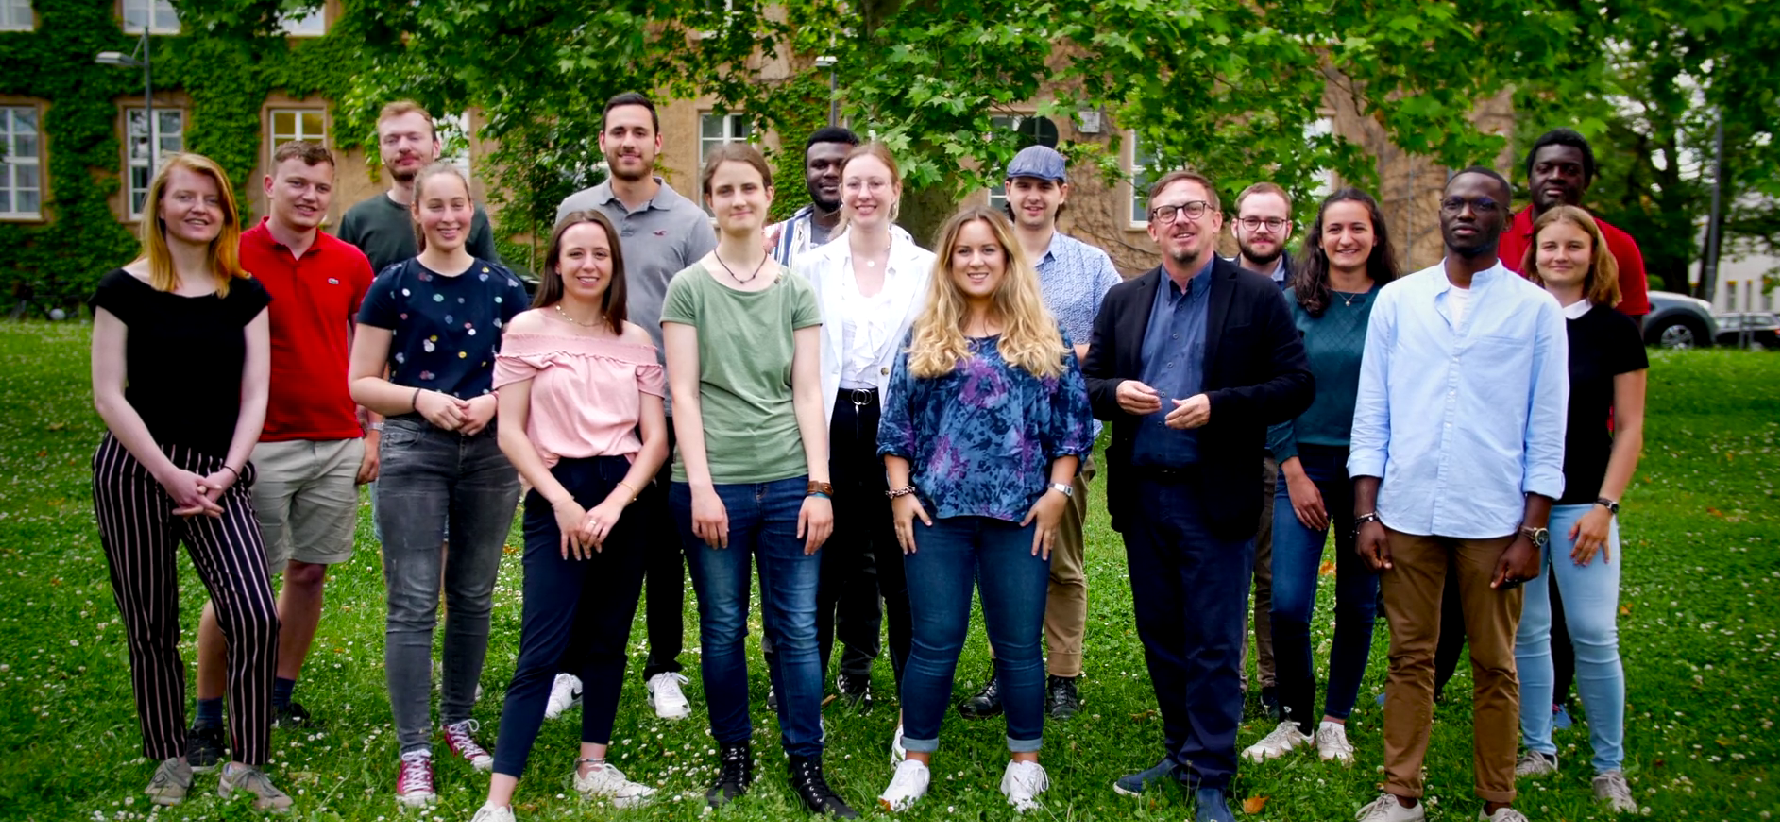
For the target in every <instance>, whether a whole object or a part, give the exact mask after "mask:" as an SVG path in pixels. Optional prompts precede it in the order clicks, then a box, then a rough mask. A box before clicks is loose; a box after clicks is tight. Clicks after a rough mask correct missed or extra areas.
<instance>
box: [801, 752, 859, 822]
mask: <svg viewBox="0 0 1780 822" xmlns="http://www.w3.org/2000/svg"><path fill="white" fill-rule="evenodd" d="M791 790H793V791H796V792H797V798H798V799H802V800H803V806H804V807H805V808H808V809H809V810H810V813H822V814H834V815H835V816H838V817H840V818H842V819H858V818H859V812H858V811H855V810H853V809H852V808H849V807H847V803H846V802H845V801H843V800H842V799H841V797H840V794H837V793H835V792H834V789H832V788H830V787H828V780H826V779H823V778H822V757H819V756H807V757H806V756H793V757H791Z"/></svg>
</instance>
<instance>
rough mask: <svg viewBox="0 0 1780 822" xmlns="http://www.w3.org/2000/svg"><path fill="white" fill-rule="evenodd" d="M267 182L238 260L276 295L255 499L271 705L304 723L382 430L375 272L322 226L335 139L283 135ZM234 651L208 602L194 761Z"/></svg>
mask: <svg viewBox="0 0 1780 822" xmlns="http://www.w3.org/2000/svg"><path fill="white" fill-rule="evenodd" d="M264 185H265V191H266V199H267V201H268V203H269V204H270V206H271V208H270V212H271V213H270V215H269V216H267V217H266V218H265V219H264V220H262V221H261V222H260V224H259V225H257V226H255V227H253V228H251V229H249V230H247V231H244V232H242V233H241V246H240V250H241V265H242V267H243V268H245V269H247V271H248V273H250V274H252V275H253V276H254V278H255V279H256V280H258V281H259V282H260V284H261V285H263V286H264V287H265V289H266V291H267V293H269V294H271V296H272V303H271V325H272V328H271V331H272V374H271V394H270V395H269V396H268V398H267V403H266V427H265V429H264V431H263V432H262V433H261V435H260V441H259V444H258V445H257V446H255V447H254V450H253V458H252V464H253V469H254V470H253V474H254V480H253V504H254V510H255V513H256V514H257V515H258V517H259V522H260V530H261V531H262V532H263V534H264V535H265V543H266V570H267V572H268V574H277V573H279V572H283V574H284V585H283V587H282V589H281V590H280V591H279V595H278V619H279V623H280V629H279V636H278V672H277V678H276V679H275V680H274V683H273V689H272V707H273V710H274V715H275V717H276V721H277V722H278V723H279V724H282V725H302V724H305V723H306V722H308V720H309V713H308V711H306V710H304V709H303V707H302V706H301V705H298V704H296V703H295V702H292V701H291V691H292V690H293V689H294V688H295V687H296V680H297V674H298V672H299V671H300V670H301V669H302V666H303V658H304V657H305V656H307V655H308V653H309V646H310V644H311V643H312V642H313V641H314V640H315V629H316V624H317V623H318V622H319V621H320V619H321V602H322V583H323V580H324V579H325V578H326V576H327V569H328V566H329V565H333V564H336V563H340V562H345V561H346V560H348V559H351V557H352V545H353V529H354V526H356V525H357V523H358V503H359V497H358V486H359V485H361V484H363V483H366V482H369V481H370V480H372V479H375V478H376V475H377V439H378V433H377V431H375V430H372V431H371V432H370V433H369V436H368V437H367V434H366V431H365V426H364V424H363V423H362V422H361V421H360V417H359V410H358V406H357V405H355V404H354V403H353V401H352V397H351V395H350V393H349V391H348V388H347V376H346V373H347V358H348V354H349V352H350V350H351V344H352V328H353V317H355V316H356V315H357V314H358V310H359V304H360V303H362V302H363V301H364V299H365V294H366V292H368V291H369V290H370V287H371V280H372V277H373V274H372V272H371V264H370V262H369V261H367V260H366V259H365V255H364V252H362V251H359V250H358V249H357V248H355V247H353V246H351V245H349V244H347V243H345V242H343V241H341V240H339V239H336V238H334V237H332V236H330V235H328V234H326V233H324V232H322V231H321V230H320V228H319V226H320V225H321V222H322V220H323V219H324V218H325V217H326V216H327V213H328V203H329V201H330V200H332V199H333V190H334V158H333V155H332V154H330V153H329V152H328V150H327V149H326V148H323V147H321V146H319V145H315V144H313V143H306V142H301V141H297V142H290V143H285V144H284V145H281V146H279V147H278V150H277V151H276V152H275V153H274V154H273V155H272V173H271V174H268V175H266V178H265V181H264ZM377 425H378V424H376V423H373V424H372V427H373V429H374V428H376V427H377ZM225 653H226V643H225V641H224V639H223V636H222V631H221V630H220V629H219V628H218V627H217V625H216V621H215V619H214V617H213V616H212V615H211V610H210V607H209V606H208V605H206V606H205V609H204V616H203V621H202V622H200V624H199V630H198V720H197V722H196V724H195V727H194V728H193V729H192V733H191V734H190V735H189V737H188V741H187V756H188V760H189V761H190V762H191V764H192V765H193V766H194V767H198V766H200V765H201V764H202V761H201V760H205V759H206V758H207V757H208V756H210V755H211V754H212V751H211V750H209V749H210V748H211V747H212V746H214V748H216V749H220V747H221V745H220V742H221V734H220V730H218V731H215V732H212V731H211V730H210V729H209V728H207V727H206V725H207V720H208V719H210V718H211V717H215V716H220V714H221V701H222V700H221V697H222V694H223V690H224V686H225V684H226V683H225V682H224V680H223V676H224V671H225V668H224V665H223V661H224V655H225ZM207 700H214V701H213V702H210V704H209V705H206V702H207ZM207 709H208V710H207ZM216 753H220V750H217V751H216Z"/></svg>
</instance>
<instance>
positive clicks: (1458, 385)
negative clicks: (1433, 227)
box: [1347, 261, 1570, 539]
mask: <svg viewBox="0 0 1780 822" xmlns="http://www.w3.org/2000/svg"><path fill="white" fill-rule="evenodd" d="M1444 265H1445V264H1444V261H1443V262H1442V263H1441V264H1440V265H1435V266H1434V267H1432V268H1426V269H1423V270H1421V271H1418V272H1416V273H1414V274H1411V275H1409V276H1407V277H1404V278H1403V279H1401V280H1398V281H1396V282H1394V283H1391V284H1389V285H1386V286H1385V287H1384V288H1382V289H1380V290H1379V292H1378V296H1377V298H1376V300H1377V302H1376V304H1375V305H1374V306H1373V308H1372V318H1371V322H1370V324H1369V325H1368V327H1367V330H1366V353H1365V355H1364V358H1363V359H1362V361H1361V364H1360V390H1359V396H1358V398H1357V400H1356V402H1355V403H1354V424H1353V435H1352V439H1351V442H1350V446H1349V449H1350V450H1349V452H1348V459H1347V470H1348V474H1349V475H1350V476H1355V477H1362V476H1369V477H1380V478H1382V480H1383V482H1382V484H1381V485H1380V487H1379V490H1378V516H1379V518H1380V519H1382V520H1384V524H1385V525H1386V526H1387V527H1389V528H1390V529H1391V530H1394V531H1399V532H1402V533H1405V534H1415V535H1418V536H1441V537H1453V538H1459V539H1491V538H1495V537H1503V536H1508V535H1510V534H1513V533H1514V531H1515V529H1516V528H1517V527H1518V526H1519V525H1520V522H1521V514H1522V512H1523V511H1524V510H1525V499H1524V495H1526V494H1539V495H1542V496H1547V497H1551V498H1552V499H1557V498H1558V497H1560V496H1562V495H1563V492H1564V428H1565V425H1566V422H1567V419H1568V418H1567V414H1568V408H1569V399H1570V381H1569V363H1570V343H1569V337H1568V336H1567V334H1566V332H1565V328H1564V314H1563V311H1562V309H1560V308H1559V307H1558V303H1557V300H1555V299H1553V298H1552V296H1551V295H1549V294H1547V293H1545V291H1544V289H1541V288H1540V287H1538V286H1536V285H1533V284H1532V283H1529V282H1527V281H1526V280H1523V279H1521V278H1520V276H1519V275H1516V274H1515V273H1514V272H1512V271H1509V270H1508V269H1506V268H1503V267H1502V265H1501V264H1500V263H1498V264H1496V265H1495V266H1494V267H1492V268H1490V269H1488V270H1486V271H1481V272H1478V273H1477V274H1475V275H1473V276H1472V278H1471V289H1470V291H1471V294H1470V302H1469V307H1468V309H1467V310H1465V311H1464V312H1463V318H1462V320H1461V321H1460V322H1458V323H1457V324H1455V323H1454V322H1453V319H1452V318H1453V316H1454V312H1453V309H1452V301H1453V290H1454V289H1453V285H1452V282H1451V281H1450V280H1448V279H1447V277H1446V270H1445V267H1444Z"/></svg>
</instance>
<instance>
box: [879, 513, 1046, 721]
mask: <svg viewBox="0 0 1780 822" xmlns="http://www.w3.org/2000/svg"><path fill="white" fill-rule="evenodd" d="M1037 527H1038V526H1037V525H1027V526H1023V527H1022V526H1021V525H1020V524H1018V523H1014V522H1004V521H1002V520H998V519H989V518H987V517H949V518H945V519H935V520H934V521H933V525H931V526H928V525H922V524H920V523H916V524H915V552H914V553H912V554H905V555H904V556H903V566H904V568H905V569H906V570H907V572H908V583H909V613H910V615H911V617H912V618H913V626H912V627H913V633H914V635H913V637H912V639H911V642H910V645H909V662H908V668H907V669H905V670H904V671H903V674H902V704H903V717H902V726H903V734H904V736H903V744H904V745H905V746H907V747H908V749H909V750H911V751H916V752H926V753H931V752H933V751H935V750H938V749H939V726H940V721H941V720H942V719H944V717H945V715H946V709H947V707H948V706H949V705H950V704H951V701H952V684H953V679H954V677H956V676H957V673H958V654H959V653H960V652H961V651H963V650H964V637H965V634H967V633H969V631H970V600H971V591H972V589H976V590H980V591H981V592H982V597H983V627H984V629H985V630H986V631H987V633H988V635H989V644H990V645H991V646H993V647H994V648H995V676H996V677H997V678H998V679H999V680H1000V682H1001V699H1002V704H1003V705H1004V706H1005V707H1006V709H1007V749H1008V750H1009V751H1011V752H1013V753H1030V752H1033V751H1037V750H1038V749H1039V748H1040V747H1041V746H1042V745H1043V744H1044V687H1045V667H1044V652H1043V650H1042V648H1041V644H1040V640H1041V638H1042V637H1043V636H1044V619H1045V599H1046V596H1047V595H1048V593H1049V590H1050V584H1051V562H1050V559H1049V558H1047V557H1042V556H1033V554H1032V537H1033V534H1034V533H1035V529H1037Z"/></svg>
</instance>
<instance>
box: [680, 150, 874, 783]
mask: <svg viewBox="0 0 1780 822" xmlns="http://www.w3.org/2000/svg"><path fill="white" fill-rule="evenodd" d="M772 182H773V181H772V169H771V168H770V167H769V166H768V165H767V164H766V158H764V157H762V156H761V154H760V151H759V150H758V149H756V148H754V147H752V146H748V145H741V144H732V145H726V146H722V147H720V148H718V149H717V150H715V151H713V152H711V155H710V156H709V158H707V160H706V161H705V167H704V174H703V187H704V194H705V204H706V206H708V207H709V208H710V209H711V212H712V213H713V214H715V215H716V218H717V229H718V232H719V237H718V241H717V248H716V250H715V251H712V252H711V253H710V254H706V255H705V256H704V258H703V259H701V260H699V261H698V262H697V263H694V264H693V265H692V266H690V267H689V268H687V269H685V270H684V271H681V272H679V273H678V274H675V275H674V278H673V280H672V281H670V282H669V284H668V291H667V299H666V301H665V302H664V304H663V305H662V309H661V328H662V344H663V345H662V347H663V348H664V349H665V351H666V354H667V369H668V385H669V389H670V390H671V391H672V397H673V408H674V414H673V424H674V434H675V437H676V438H677V440H678V442H679V449H678V452H677V453H676V454H675V455H674V468H673V487H672V490H671V491H670V494H669V502H670V504H671V505H672V507H673V512H674V517H675V520H676V521H677V522H678V523H679V526H680V534H681V539H682V541H683V542H684V543H685V546H686V557H687V565H688V566H689V567H690V569H691V571H692V587H693V590H694V591H696V592H697V594H698V613H699V633H700V636H701V639H702V641H703V644H704V663H703V665H702V666H701V667H702V669H703V674H704V683H705V700H706V704H707V706H708V710H709V711H710V717H711V736H713V737H714V738H716V740H717V743H718V747H719V749H720V757H721V767H720V768H719V770H718V775H717V780H716V783H715V784H713V785H712V786H711V789H710V790H709V791H707V792H706V793H705V800H706V801H707V802H709V803H710V804H711V806H713V807H716V806H720V805H724V804H727V803H728V802H730V801H731V800H733V799H735V798H736V797H738V796H741V795H742V794H743V793H744V792H746V791H747V789H748V785H749V783H751V782H752V781H753V779H754V755H753V751H752V750H751V749H750V747H749V739H750V738H751V737H752V736H753V732H754V729H753V726H752V723H751V722H750V720H749V717H748V660H747V652H746V648H745V640H746V639H747V635H748V596H749V588H750V586H749V583H748V572H749V566H750V565H751V564H753V561H754V560H758V565H759V574H760V591H761V599H762V600H763V601H762V611H763V613H762V620H761V621H762V623H763V624H764V625H765V626H766V631H767V633H768V635H769V636H770V637H771V639H772V641H773V645H774V646H775V648H776V649H777V658H776V660H775V662H774V664H773V665H772V666H771V667H772V671H771V674H772V681H773V685H774V687H775V689H776V690H777V692H778V694H779V726H780V732H781V737H782V741H783V744H784V748H785V753H786V754H788V755H789V756H790V758H791V785H792V788H793V789H794V790H795V791H796V793H797V795H798V797H799V798H800V799H802V800H803V802H804V804H805V805H806V806H807V807H809V809H810V810H812V811H815V812H818V813H834V814H836V815H838V816H842V817H845V818H855V817H857V816H858V814H857V813H855V812H854V811H853V809H852V808H849V807H847V805H846V803H845V802H843V801H842V800H841V798H840V797H839V796H838V795H836V794H835V792H834V791H833V790H830V789H829V787H828V784H827V782H826V781H825V780H824V779H823V775H822V662H821V660H819V659H817V654H816V586H817V582H818V580H819V578H820V575H821V564H820V562H819V561H818V559H817V555H816V552H817V551H818V550H820V549H821V547H822V542H823V541H824V540H826V539H827V538H828V535H829V533H830V532H831V531H833V529H834V508H833V506H832V504H831V503H830V501H829V498H828V495H829V493H830V492H831V488H832V486H830V485H829V484H828V448H827V443H828V430H827V425H826V420H824V419H823V413H822V412H823V402H822V374H821V337H820V334H821V325H822V315H821V310H820V309H819V308H818V305H817V302H816V294H815V291H814V289H812V288H811V287H810V284H809V282H807V281H806V280H804V279H803V278H802V277H799V276H797V275H795V274H793V273H791V272H790V271H788V270H786V269H784V268H781V267H780V266H779V265H778V264H777V263H775V262H773V261H772V260H771V259H770V258H769V257H768V256H767V254H766V249H765V248H764V247H762V245H761V242H760V236H761V233H760V232H761V224H762V221H764V220H765V218H766V215H767V210H768V209H769V208H770V207H771V206H772V201H773V189H772Z"/></svg>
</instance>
